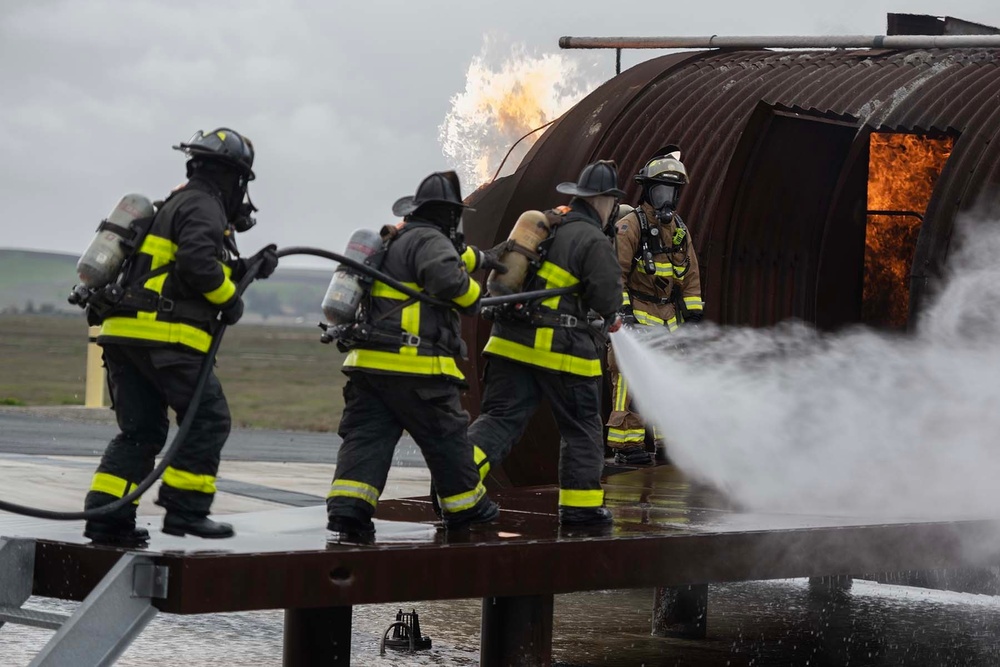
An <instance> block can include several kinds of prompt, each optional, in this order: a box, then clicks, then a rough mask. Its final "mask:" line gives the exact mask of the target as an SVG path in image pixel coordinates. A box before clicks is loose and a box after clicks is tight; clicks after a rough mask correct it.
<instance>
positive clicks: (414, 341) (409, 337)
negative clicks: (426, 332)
mask: <svg viewBox="0 0 1000 667" xmlns="http://www.w3.org/2000/svg"><path fill="white" fill-rule="evenodd" d="M400 342H402V344H403V345H404V346H405V347H420V336H417V335H416V334H411V333H408V332H406V331H404V332H403V333H402V335H401V336H400Z"/></svg>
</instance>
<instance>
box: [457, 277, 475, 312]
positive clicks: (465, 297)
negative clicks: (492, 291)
mask: <svg viewBox="0 0 1000 667" xmlns="http://www.w3.org/2000/svg"><path fill="white" fill-rule="evenodd" d="M480 290H481V288H480V287H479V283H477V282H476V281H475V280H473V279H472V278H469V289H467V290H465V294H462V295H460V296H456V297H455V298H454V299H452V301H454V302H455V303H457V304H458V305H459V306H461V307H462V308H468V307H469V306H471V305H472V304H474V303H475V302H476V299H478V298H479V294H480Z"/></svg>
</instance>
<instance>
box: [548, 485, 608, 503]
mask: <svg viewBox="0 0 1000 667" xmlns="http://www.w3.org/2000/svg"><path fill="white" fill-rule="evenodd" d="M559 504H560V505H562V506H563V507H600V506H601V505H603V504H604V489H593V490H591V489H587V490H578V489H559Z"/></svg>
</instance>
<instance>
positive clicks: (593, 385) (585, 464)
mask: <svg viewBox="0 0 1000 667" xmlns="http://www.w3.org/2000/svg"><path fill="white" fill-rule="evenodd" d="M556 190H558V191H559V192H561V193H564V194H568V195H572V196H573V198H572V199H571V200H570V203H569V206H568V207H561V208H560V209H557V210H556V213H558V214H559V215H560V217H561V220H559V221H558V222H557V224H554V225H553V231H552V233H551V235H550V237H549V239H548V240H546V241H545V242H543V247H542V248H541V249H540V253H543V257H542V261H541V264H540V266H539V268H538V270H537V272H536V274H535V275H534V276H533V277H529V278H528V280H527V283H526V284H525V286H524V287H525V289H526V290H537V289H549V288H557V287H574V286H575V287H578V288H579V290H578V291H577V292H575V293H573V294H570V295H566V296H557V297H551V298H548V299H546V300H544V301H542V302H541V303H540V304H538V306H537V307H535V308H520V309H511V310H507V311H500V312H499V313H498V314H497V317H496V322H495V323H494V325H493V331H492V332H491V335H490V338H489V341H488V342H487V343H486V347H485V349H484V351H483V353H484V354H485V355H486V357H487V359H488V361H487V368H486V373H485V386H484V388H483V401H482V410H481V414H480V416H479V417H478V418H477V419H476V421H475V422H474V423H473V424H472V426H471V427H470V428H469V440H470V441H471V442H472V444H473V445H474V446H475V447H476V448H477V449H475V450H474V453H475V456H476V460H477V463H479V466H480V473H481V475H482V476H484V477H485V475H486V474H487V472H488V471H489V466H490V465H491V463H498V462H500V461H502V460H503V459H504V458H505V457H506V456H507V454H508V452H510V449H511V447H512V446H513V445H514V443H515V442H517V440H519V439H520V437H521V435H522V433H523V432H524V429H525V427H526V426H527V423H528V420H529V419H530V418H531V415H532V414H533V413H534V411H535V409H536V408H537V407H538V405H539V403H540V402H541V399H542V398H546V399H548V402H549V405H550V406H551V407H552V411H553V414H554V416H555V419H556V423H557V424H558V426H559V434H560V436H561V440H562V444H561V448H560V452H559V522H560V523H561V524H563V525H567V526H574V525H602V524H608V523H610V522H611V512H610V511H609V510H608V509H607V508H606V507H604V490H603V489H602V487H601V473H602V471H603V468H604V443H603V429H602V427H601V400H600V392H601V352H602V350H603V347H604V341H603V338H602V337H601V336H599V335H596V336H595V335H594V332H593V331H591V330H589V328H588V326H587V322H588V314H589V313H590V312H595V313H597V314H599V315H600V316H601V317H603V319H604V322H605V323H606V324H605V325H604V329H605V331H614V330H616V329H617V328H618V326H620V321H619V320H618V319H617V316H616V312H617V311H618V309H619V307H620V306H621V292H622V284H621V271H620V270H619V268H618V262H617V261H616V260H615V253H614V249H613V247H612V245H611V243H610V242H609V240H608V237H607V235H606V227H607V225H609V224H610V223H612V222H613V221H614V215H615V210H616V209H617V204H618V199H619V198H620V197H623V196H624V195H625V193H624V192H622V191H621V190H619V189H618V170H617V168H616V167H615V164H614V163H613V162H607V161H599V162H595V163H593V164H590V165H588V166H587V167H586V168H584V170H583V171H582V172H581V174H580V177H579V179H578V181H577V182H576V183H562V184H560V185H559V186H558V187H557V188H556ZM549 213H550V214H552V213H553V212H549ZM526 311H531V312H526Z"/></svg>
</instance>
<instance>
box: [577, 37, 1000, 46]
mask: <svg viewBox="0 0 1000 667" xmlns="http://www.w3.org/2000/svg"><path fill="white" fill-rule="evenodd" d="M559 47H560V48H563V49H767V48H774V49H990V48H1000V35H828V36H808V35H805V36H797V37H796V36H788V35H784V36H772V37H752V36H751V37H722V36H719V35H711V36H705V37H560V38H559Z"/></svg>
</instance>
